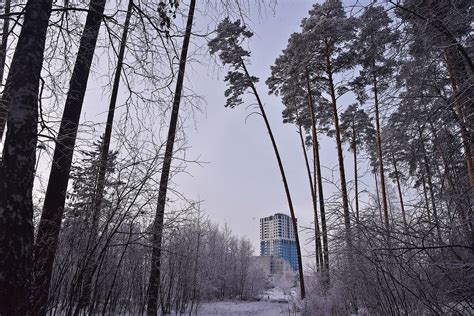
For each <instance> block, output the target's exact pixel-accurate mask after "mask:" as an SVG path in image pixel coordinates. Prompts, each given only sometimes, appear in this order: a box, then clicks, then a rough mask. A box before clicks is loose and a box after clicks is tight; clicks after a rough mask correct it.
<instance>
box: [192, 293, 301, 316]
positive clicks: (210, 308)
mask: <svg viewBox="0 0 474 316" xmlns="http://www.w3.org/2000/svg"><path fill="white" fill-rule="evenodd" d="M286 292H287V293H291V294H290V295H288V294H286V293H285V291H283V290H282V289H279V288H274V289H271V290H268V291H266V292H265V293H264V294H262V295H261V297H260V299H261V300H260V301H226V302H207V303H203V304H202V305H201V307H200V309H199V312H198V314H197V315H199V316H205V315H219V316H227V315H231V316H232V315H259V316H260V315H262V316H274V315H275V316H277V315H292V316H296V315H299V313H296V312H294V311H292V310H293V308H292V307H291V302H292V301H294V295H296V293H295V291H294V290H293V291H286Z"/></svg>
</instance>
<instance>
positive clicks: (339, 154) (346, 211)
mask: <svg viewBox="0 0 474 316" xmlns="http://www.w3.org/2000/svg"><path fill="white" fill-rule="evenodd" d="M326 73H327V75H328V79H329V80H328V87H329V95H330V96H331V105H332V112H333V123H334V128H335V130H336V146H337V157H338V162H339V175H340V181H341V193H342V208H343V212H344V213H343V214H344V226H345V229H346V246H347V247H348V249H349V248H351V243H352V233H351V218H350V213H349V200H348V197H347V184H346V172H345V170H344V155H343V153H342V142H341V132H340V129H339V117H338V114H337V101H336V91H335V89H334V81H333V73H332V65H331V61H330V59H329V55H327V56H326ZM351 252H352V251H350V250H349V261H351V260H350V257H351Z"/></svg>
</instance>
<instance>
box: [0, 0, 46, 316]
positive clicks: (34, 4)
mask: <svg viewBox="0 0 474 316" xmlns="http://www.w3.org/2000/svg"><path fill="white" fill-rule="evenodd" d="M51 7H52V1H51V0H29V1H28V3H27V4H26V7H25V10H24V21H23V27H22V28H21V33H20V36H19V38H18V43H17V46H16V49H15V54H14V55H13V59H12V63H11V67H10V72H9V74H8V78H7V82H6V85H5V90H4V93H3V96H2V101H1V104H3V105H4V106H5V107H6V108H7V109H9V112H10V115H9V116H8V122H7V124H8V129H7V135H6V139H5V144H4V148H3V158H2V161H1V165H0V314H2V315H26V314H27V311H28V303H29V297H30V284H31V278H30V271H31V255H32V245H33V201H32V189H33V181H34V169H35V153H36V142H37V117H38V92H39V80H40V74H41V68H42V65H43V53H44V47H45V40H46V30H47V27H48V20H49V17H50V15H51ZM1 66H3V65H1Z"/></svg>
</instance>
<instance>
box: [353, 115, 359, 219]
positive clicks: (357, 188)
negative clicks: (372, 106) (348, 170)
mask: <svg viewBox="0 0 474 316" xmlns="http://www.w3.org/2000/svg"><path fill="white" fill-rule="evenodd" d="M352 150H353V153H352V154H353V156H352V157H353V159H354V182H355V204H356V205H355V206H356V218H357V222H359V220H360V218H359V215H360V214H359V179H358V178H359V177H358V175H357V138H356V130H355V124H354V122H352Z"/></svg>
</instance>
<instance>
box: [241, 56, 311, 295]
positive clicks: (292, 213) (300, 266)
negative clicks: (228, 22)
mask: <svg viewBox="0 0 474 316" xmlns="http://www.w3.org/2000/svg"><path fill="white" fill-rule="evenodd" d="M241 66H242V68H243V70H244V72H245V75H246V77H247V79H248V80H249V82H250V88H251V89H252V92H253V94H254V96H255V98H256V99H257V104H258V107H259V109H260V113H261V114H262V117H263V121H264V122H265V127H266V128H267V132H268V135H269V136H270V140H271V142H272V147H273V152H274V153H275V156H276V159H277V162H278V167H279V169H280V173H281V177H282V181H283V186H284V188H285V194H286V199H287V201H288V208H289V209H290V216H291V223H292V226H293V231H294V232H295V242H296V253H297V256H298V276H299V281H300V292H301V299H302V300H303V299H304V298H305V296H306V293H305V286H304V275H303V262H302V260H301V247H300V239H299V236H298V224H297V223H296V217H295V210H294V208H293V202H292V201H291V195H290V189H289V187H288V181H287V180H286V175H285V169H284V168H283V162H282V161H281V157H280V152H279V151H278V146H277V144H276V141H275V137H274V136H273V132H272V129H271V127H270V122H269V121H268V117H267V114H266V112H265V109H264V107H263V103H262V101H261V100H260V96H259V94H258V92H257V88H255V85H254V84H253V81H252V80H251V78H252V77H251V76H250V74H249V72H248V70H247V67H246V66H245V63H244V62H243V61H241Z"/></svg>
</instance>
